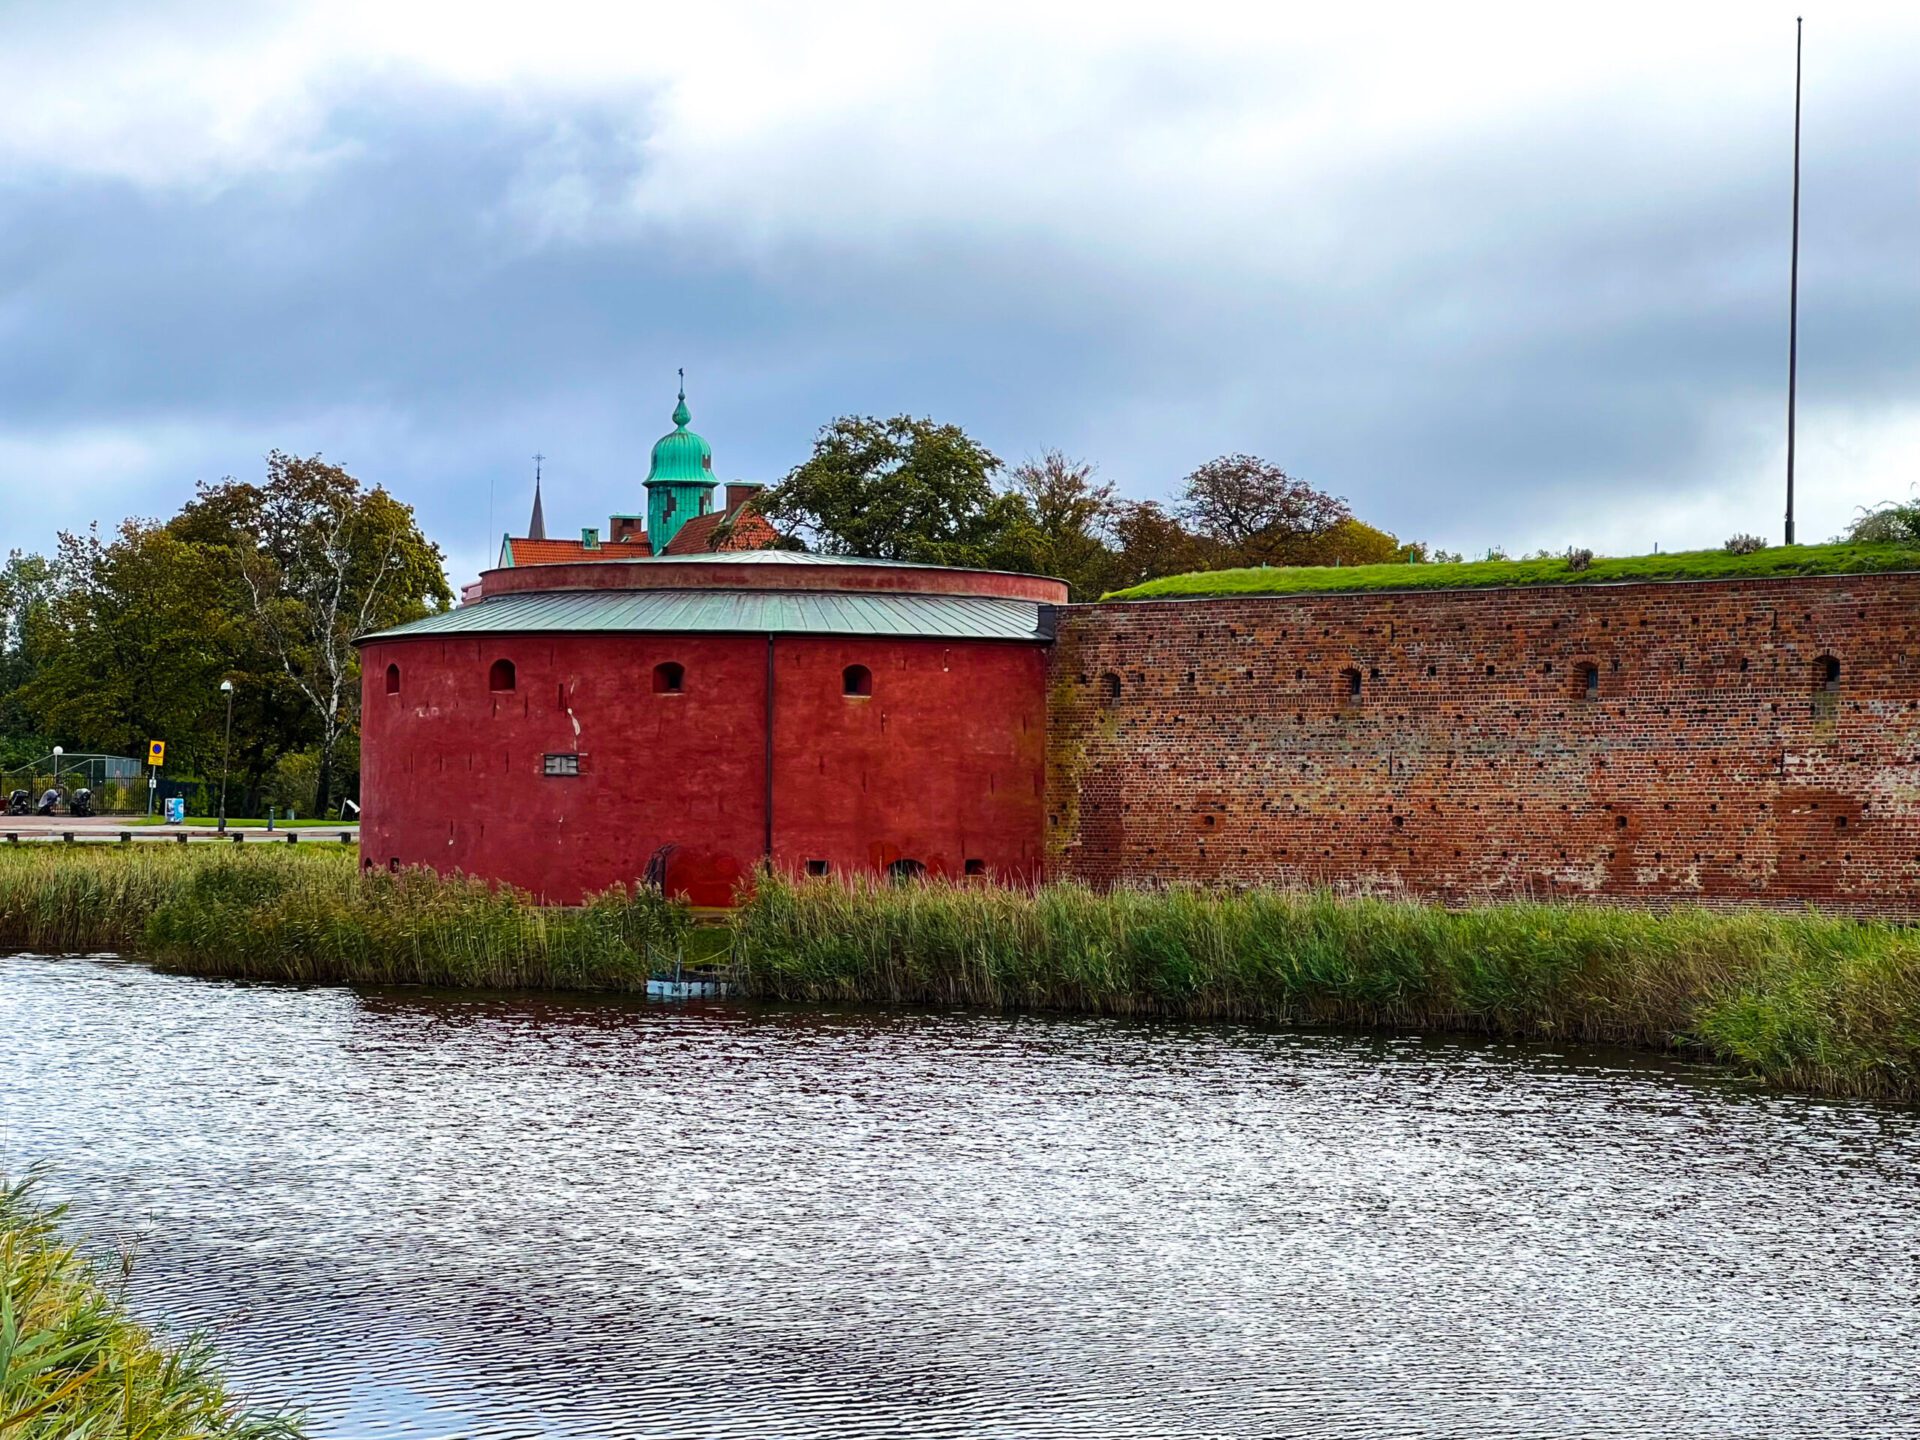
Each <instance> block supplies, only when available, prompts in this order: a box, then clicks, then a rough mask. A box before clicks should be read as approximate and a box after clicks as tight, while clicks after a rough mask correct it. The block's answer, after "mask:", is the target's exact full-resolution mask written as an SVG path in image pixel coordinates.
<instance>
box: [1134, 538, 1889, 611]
mask: <svg viewBox="0 0 1920 1440" xmlns="http://www.w3.org/2000/svg"><path fill="white" fill-rule="evenodd" d="M1899 570H1920V547H1914V546H1908V545H1791V546H1789V545H1779V546H1773V547H1770V548H1768V549H1765V550H1761V551H1758V552H1756V553H1754V554H1752V555H1729V554H1727V552H1726V551H1724V550H1683V551H1680V552H1678V553H1676V554H1672V555H1626V556H1621V557H1619V558H1617V559H1607V558H1597V559H1595V560H1594V562H1593V563H1592V564H1591V565H1589V566H1588V567H1587V568H1586V569H1585V570H1575V569H1574V568H1573V567H1572V566H1571V565H1569V564H1568V563H1567V561H1566V560H1565V559H1564V558H1561V559H1555V560H1467V561H1462V562H1461V563H1459V564H1455V565H1280V566H1271V567H1264V568H1260V569H1254V570H1204V571H1198V572H1196V573H1194V574H1191V575H1168V576H1166V577H1165V578H1163V579H1160V580H1149V581H1147V582H1146V583H1145V584H1143V585H1135V586H1132V587H1130V588H1128V589H1125V590H1115V591H1113V592H1111V593H1110V594H1108V595H1105V596H1103V597H1102V598H1103V599H1107V600H1177V599H1185V598H1191V597H1196V596H1209V595H1211V596H1223V595H1300V594H1311V593H1316V592H1321V593H1338V592H1347V591H1360V590H1472V589H1484V588H1489V587H1498V586H1510V585H1602V584H1609V583H1611V584H1621V583H1626V582H1631V581H1648V580H1736V579H1766V578H1768V577H1772V576H1790V575H1868V574H1875V573H1884V572H1888V571H1899Z"/></svg>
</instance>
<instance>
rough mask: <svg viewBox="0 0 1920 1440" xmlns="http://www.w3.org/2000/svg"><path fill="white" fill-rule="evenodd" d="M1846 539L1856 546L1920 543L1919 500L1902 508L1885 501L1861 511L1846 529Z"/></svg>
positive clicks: (1893, 502) (1899, 505)
mask: <svg viewBox="0 0 1920 1440" xmlns="http://www.w3.org/2000/svg"><path fill="white" fill-rule="evenodd" d="M1846 538H1847V539H1848V540H1851V541H1852V542H1854V543H1855V544H1856V545H1885V544H1895V545H1912V544H1916V543H1920V501H1909V502H1907V503H1906V504H1904V505H1903V504H1900V503H1899V502H1897V501H1892V500H1889V501H1888V502H1887V503H1886V504H1884V505H1876V506H1874V508H1873V509H1871V510H1863V511H1861V512H1860V518H1859V519H1857V520H1855V521H1854V522H1853V524H1851V525H1849V526H1848V527H1847V534H1846Z"/></svg>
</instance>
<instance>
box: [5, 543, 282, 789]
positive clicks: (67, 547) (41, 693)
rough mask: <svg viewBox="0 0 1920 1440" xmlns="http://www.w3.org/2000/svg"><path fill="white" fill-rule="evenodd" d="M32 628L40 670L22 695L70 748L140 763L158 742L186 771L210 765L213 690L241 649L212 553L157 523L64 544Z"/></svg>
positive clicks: (42, 724)
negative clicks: (135, 757)
mask: <svg viewBox="0 0 1920 1440" xmlns="http://www.w3.org/2000/svg"><path fill="white" fill-rule="evenodd" d="M51 572H52V590H51V593H50V595H49V596H48V599H47V601H46V608H45V611H44V613H43V615H42V616H41V617H40V618H39V619H38V620H37V621H36V629H37V630H38V639H37V642H36V643H37V646H38V650H39V653H38V664H37V667H36V671H35V674H34V676H33V678H32V679H31V680H29V681H28V682H27V683H26V685H25V686H24V687H22V689H21V691H20V698H21V701H22V703H23V705H24V707H25V708H26V710H27V711H28V712H29V713H30V714H31V716H32V717H33V720H34V722H35V723H36V724H37V726H38V727H39V728H41V729H42V730H43V731H45V732H47V733H50V734H55V735H58V736H60V737H61V738H62V739H63V740H64V741H65V743H66V744H67V745H68V747H69V748H72V749H87V750H102V751H107V752H109V753H113V754H119V755H137V754H141V753H143V752H144V751H145V748H146V742H147V741H148V740H153V739H164V740H166V741H167V742H168V744H169V746H170V757H171V758H173V759H174V760H175V761H176V763H178V762H184V764H185V766H188V767H192V766H204V765H205V764H206V763H207V762H208V761H210V760H213V759H215V758H217V742H216V740H215V736H216V735H217V733H218V725H217V718H216V717H217V716H218V714H219V713H220V705H219V685H220V681H221V679H222V678H224V677H225V676H226V675H227V674H228V673H229V671H230V669H231V665H232V661H233V658H234V656H235V654H236V653H237V652H238V651H239V649H240V648H241V647H242V645H243V644H244V633H243V632H244V625H243V623H242V620H241V617H239V616H237V615H236V614H235V613H234V612H233V610H232V609H231V607H223V606H222V605H221V604H220V603H219V602H220V594H221V588H222V583H223V579H224V577H223V576H222V574H221V570H220V565H219V558H218V555H217V554H215V553H211V552H208V551H207V550H205V549H203V548H201V547H199V546H196V545H193V544H190V543H189V542H187V541H184V540H182V539H181V538H180V537H179V536H177V535H175V534H173V533H172V532H171V531H170V530H169V529H168V528H167V527H166V526H164V525H160V524H157V523H155V522H153V521H145V520H127V521H124V522H123V523H122V524H121V526H120V528H119V530H118V532H117V533H116V534H115V536H114V538H113V539H112V540H111V541H105V540H102V539H101V537H100V534H99V531H98V529H97V528H96V529H92V530H89V531H87V532H86V533H85V534H81V535H74V534H65V533H63V534H62V535H61V536H60V545H59V550H58V552H57V555H56V558H55V559H54V561H53V563H52V566H51Z"/></svg>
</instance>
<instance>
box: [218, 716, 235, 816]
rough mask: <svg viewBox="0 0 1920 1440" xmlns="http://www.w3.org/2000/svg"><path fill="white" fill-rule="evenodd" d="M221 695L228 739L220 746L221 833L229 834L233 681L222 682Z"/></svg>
mask: <svg viewBox="0 0 1920 1440" xmlns="http://www.w3.org/2000/svg"><path fill="white" fill-rule="evenodd" d="M220 693H221V694H222V695H224V696H226V697H227V738H226V740H225V742H224V743H222V745H221V746H220V833H221V834H222V835H224V834H226V833H227V761H228V758H229V757H230V756H231V755H232V754H233V681H231V680H222V681H221V682H220Z"/></svg>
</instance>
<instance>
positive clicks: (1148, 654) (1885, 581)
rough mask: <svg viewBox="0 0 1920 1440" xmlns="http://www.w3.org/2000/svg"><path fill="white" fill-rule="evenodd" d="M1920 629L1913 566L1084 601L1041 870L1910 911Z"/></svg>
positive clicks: (1066, 618) (1052, 680)
mask: <svg viewBox="0 0 1920 1440" xmlns="http://www.w3.org/2000/svg"><path fill="white" fill-rule="evenodd" d="M1916 622H1920V576H1913V575H1891V576H1860V577H1842V578H1822V579H1805V580H1774V581H1713V582H1703V583H1693V584H1664V585H1627V586H1599V585H1596V586H1585V587H1577V588H1565V589H1528V590H1498V591H1479V592H1474V591H1455V592H1435V593H1401V594H1391V595H1343V596H1307V597H1274V598H1261V599H1241V600H1198V601H1159V602H1145V603H1132V604H1124V603H1123V604H1109V605H1096V606H1082V607H1074V608H1072V609H1069V610H1067V611H1065V612H1063V614H1062V616H1061V624H1060V631H1059V639H1058V643H1057V644H1056V646H1055V648H1054V652H1053V656H1052V662H1051V671H1050V677H1049V739H1048V747H1049V751H1048V815H1047V825H1048V836H1047V850H1048V855H1049V865H1050V870H1051V873H1053V874H1055V875H1056V876H1071V877H1078V878H1080V879H1084V880H1087V881H1089V882H1092V883H1095V884H1107V883H1112V882H1114V881H1120V880H1161V879H1176V878H1177V879H1191V880H1202V881H1229V882H1270V883H1282V884H1303V883H1318V882H1333V883H1336V884H1340V885H1349V886H1356V887H1364V888H1369V889H1381V890H1395V889H1399V890H1408V891H1412V892H1414V893H1418V894H1423V895H1430V896H1436V897H1440V898H1444V899H1446V900H1449V901H1455V902H1458V901H1467V900H1476V899H1485V898H1489V897H1494V896H1515V895H1536V896H1544V895H1571V896H1594V897H1603V898H1607V899H1617V900H1623V901H1646V902H1659V903H1668V902H1674V901H1691V902H1701V903H1708V904H1717V905H1718V904H1734V903H1741V902H1762V903H1767V904H1777V905H1799V904H1802V903H1805V902H1808V901H1811V902H1814V903H1817V904H1818V905H1820V906H1822V907H1823V908H1829V909H1834V910H1846V911H1852V912H1859V913H1878V914H1890V915H1913V914H1915V913H1920V708H1917V703H1920V653H1916V652H1917V649H1920V647H1917V645H1916ZM1828 657H1831V659H1833V660H1836V661H1837V662H1838V665H1839V678H1838V681H1837V685H1836V686H1835V687H1834V688H1831V689H1829V688H1828V683H1827V680H1826V670H1825V664H1824V662H1825V660H1826V659H1827V658H1828ZM1589 667H1590V668H1589Z"/></svg>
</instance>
